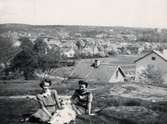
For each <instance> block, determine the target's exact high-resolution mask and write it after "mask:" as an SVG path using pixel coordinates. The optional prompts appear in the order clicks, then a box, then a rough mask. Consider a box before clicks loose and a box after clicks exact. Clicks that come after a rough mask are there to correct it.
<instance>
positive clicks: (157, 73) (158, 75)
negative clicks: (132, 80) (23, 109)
mask: <svg viewBox="0 0 167 124" xmlns="http://www.w3.org/2000/svg"><path fill="white" fill-rule="evenodd" d="M139 80H140V81H143V82H146V83H151V84H156V83H157V84H161V83H163V78H162V72H161V70H160V69H159V68H158V67H156V66H154V65H147V66H146V68H145V69H143V70H141V72H140V74H139Z"/></svg>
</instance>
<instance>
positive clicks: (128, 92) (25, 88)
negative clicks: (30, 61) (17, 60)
mask: <svg viewBox="0 0 167 124" xmlns="http://www.w3.org/2000/svg"><path fill="white" fill-rule="evenodd" d="M38 83H39V82H38V81H28V82H25V81H24V82H20V81H15V82H6V83H2V82H1V84H0V96H1V97H0V101H1V102H0V115H1V116H0V119H1V124H19V123H21V122H19V120H20V119H21V117H22V115H23V114H30V113H33V112H34V111H35V110H36V109H37V107H38V105H37V103H36V101H34V100H31V99H27V98H19V97H18V98H11V97H5V98H4V97H2V96H11V95H28V94H29V95H34V94H36V93H39V92H40V88H39V87H38ZM75 87H77V83H76V82H75V81H71V82H66V83H63V84H57V83H55V84H54V85H53V87H52V88H54V89H57V91H58V93H59V94H60V96H62V95H67V94H68V95H71V94H72V92H73V90H74V89H75ZM143 88H145V89H144V90H143ZM89 89H90V90H92V89H94V90H92V92H93V94H94V102H93V110H94V111H95V110H99V109H101V111H99V112H97V114H96V115H95V116H91V117H89V116H86V115H85V116H82V117H80V118H78V119H77V123H78V124H102V123H103V124H110V123H113V124H141V123H142V124H166V123H167V119H166V117H167V114H166V113H167V101H166V100H167V97H166V96H165V94H166V93H167V90H166V88H162V87H156V86H150V85H141V84H135V83H126V84H125V83H119V84H105V85H104V83H91V84H90V87H89ZM155 91H156V92H155ZM136 92H137V93H136Z"/></svg>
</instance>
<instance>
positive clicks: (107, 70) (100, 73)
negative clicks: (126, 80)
mask: <svg viewBox="0 0 167 124" xmlns="http://www.w3.org/2000/svg"><path fill="white" fill-rule="evenodd" d="M91 64H92V63H91V62H80V63H79V64H77V65H76V67H75V69H74V72H73V75H77V76H78V77H79V78H83V79H86V80H89V81H104V82H108V81H109V80H110V78H111V76H112V75H113V74H114V72H115V71H117V70H118V71H119V72H120V73H121V74H122V76H123V77H125V74H124V72H123V71H122V69H121V67H119V66H113V65H110V64H103V63H101V64H100V66H99V67H98V68H93V67H91Z"/></svg>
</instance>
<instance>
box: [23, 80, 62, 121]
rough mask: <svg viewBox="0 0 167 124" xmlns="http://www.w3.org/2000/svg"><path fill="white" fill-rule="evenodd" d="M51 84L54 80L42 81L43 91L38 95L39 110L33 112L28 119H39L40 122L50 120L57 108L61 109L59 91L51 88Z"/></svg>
mask: <svg viewBox="0 0 167 124" xmlns="http://www.w3.org/2000/svg"><path fill="white" fill-rule="evenodd" d="M51 84H52V82H51V81H50V80H48V79H45V80H43V81H42V82H41V83H40V87H41V88H42V93H41V94H38V95H37V96H36V99H37V101H38V102H39V105H40V108H39V109H38V110H37V112H35V113H34V114H32V115H31V117H30V118H27V119H26V121H28V120H29V121H33V120H36V121H37V120H38V121H40V122H49V121H50V120H51V119H52V116H53V115H54V113H55V112H56V110H57V109H61V106H60V103H59V100H58V95H57V91H56V90H50V89H49V87H50V86H51Z"/></svg>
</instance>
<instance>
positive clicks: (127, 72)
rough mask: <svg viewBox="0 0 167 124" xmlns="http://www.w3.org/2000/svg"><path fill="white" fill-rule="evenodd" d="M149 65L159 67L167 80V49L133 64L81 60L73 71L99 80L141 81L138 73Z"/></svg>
mask: <svg viewBox="0 0 167 124" xmlns="http://www.w3.org/2000/svg"><path fill="white" fill-rule="evenodd" d="M92 65H95V66H92ZM148 65H153V66H155V67H157V68H159V69H160V71H161V72H162V77H163V80H164V81H167V78H166V77H167V50H164V51H162V52H160V51H155V50H153V51H151V52H149V53H147V54H145V55H144V56H142V57H140V58H138V59H137V60H135V61H134V63H131V64H112V63H105V62H100V60H95V61H93V60H87V61H85V60H84V61H80V62H79V63H78V64H77V65H76V67H75V69H74V71H73V76H75V77H78V78H83V79H85V80H88V81H97V82H125V81H139V78H138V73H140V72H141V69H144V68H146V67H147V66H148Z"/></svg>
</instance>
